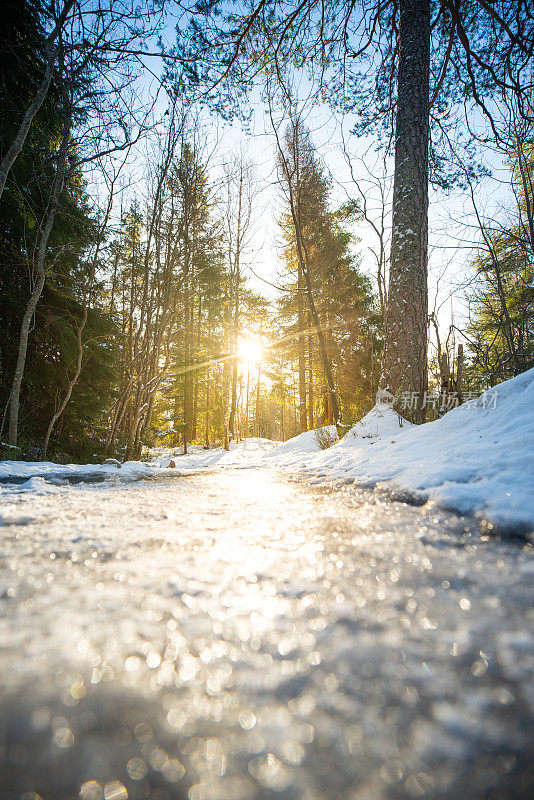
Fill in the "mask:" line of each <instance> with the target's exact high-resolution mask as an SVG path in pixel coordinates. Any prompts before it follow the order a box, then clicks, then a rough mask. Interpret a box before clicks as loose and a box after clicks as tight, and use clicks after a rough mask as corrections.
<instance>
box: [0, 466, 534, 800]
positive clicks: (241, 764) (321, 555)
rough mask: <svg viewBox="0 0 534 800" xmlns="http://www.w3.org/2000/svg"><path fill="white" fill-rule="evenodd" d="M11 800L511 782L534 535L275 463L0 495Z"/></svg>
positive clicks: (356, 793) (473, 789)
mask: <svg viewBox="0 0 534 800" xmlns="http://www.w3.org/2000/svg"><path fill="white" fill-rule="evenodd" d="M0 506H1V509H0V519H1V522H2V524H1V525H0V534H1V536H2V546H1V572H0V592H1V597H2V599H1V612H2V613H1V621H0V641H1V649H0V694H1V697H2V700H1V707H0V712H1V720H2V721H1V730H0V758H1V759H2V765H1V769H0V797H1V798H2V800H11V799H12V798H17V800H19V798H23V800H37V798H38V797H42V798H43V800H56V798H58V799H59V800H67V799H68V800H70V799H71V798H73V799H74V798H78V797H81V798H83V799H84V800H102V799H103V798H105V800H125V798H130V799H135V798H150V800H166V799H168V798H190V800H249V798H288V800H293V799H294V798H295V799H296V798H302V800H320V799H322V800H326V798H328V799H329V800H330V799H331V800H337V799H338V798H341V799H343V800H345V798H346V800H381V798H419V797H422V798H462V799H463V798H466V799H467V798H469V800H478V798H488V800H500V799H501V798H508V800H522V799H523V798H530V797H532V796H533V792H534V724H533V720H534V713H533V706H534V682H533V680H532V674H533V667H534V610H533V607H532V596H533V592H532V589H533V585H534V550H533V549H532V546H531V544H529V543H528V542H525V541H524V540H511V539H499V538H495V537H494V536H493V535H492V534H491V533H489V532H488V530H487V529H484V528H482V527H480V526H477V525H476V524H475V523H474V522H473V521H472V520H466V519H462V518H459V517H455V516H453V515H449V514H447V513H445V512H441V511H436V510H433V509H431V508H430V509H429V507H414V506H411V505H406V504H404V503H402V502H399V501H392V500H391V499H389V500H388V499H387V498H385V497H379V496H378V495H377V494H376V493H373V492H372V491H371V490H365V489H361V488H355V487H354V486H351V485H342V484H341V485H340V484H333V483H332V482H328V481H326V482H325V483H323V484H321V485H318V486H317V485H313V486H312V485H310V483H309V479H306V478H301V479H290V478H289V477H287V476H284V475H281V474H277V473H276V472H272V471H269V470H265V469H263V470H260V469H241V470H239V469H227V470H219V471H216V472H212V473H204V474H196V475H191V476H189V477H179V476H173V477H166V478H160V479H158V480H139V481H135V482H134V481H124V480H122V481H121V480H120V477H119V476H117V477H116V478H115V479H114V480H107V481H106V482H105V483H79V484H76V485H69V484H67V483H62V482H61V480H56V481H54V482H53V483H46V482H45V481H43V480H42V479H39V478H33V479H32V482H31V484H23V485H22V486H16V485H13V486H9V485H4V486H3V487H2V492H1V494H0Z"/></svg>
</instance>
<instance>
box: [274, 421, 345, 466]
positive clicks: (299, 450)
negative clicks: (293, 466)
mask: <svg viewBox="0 0 534 800" xmlns="http://www.w3.org/2000/svg"><path fill="white" fill-rule="evenodd" d="M319 430H321V431H324V432H325V434H326V435H327V436H332V437H334V438H335V439H337V430H336V427H335V426H334V425H327V426H325V427H324V428H319ZM320 451H321V448H320V446H319V441H318V439H317V431H306V432H305V433H300V434H299V435H298V436H294V437H293V438H292V439H288V440H287V442H283V443H282V444H279V445H278V447H275V448H274V450H272V451H271V452H270V453H269V455H268V457H269V458H270V459H279V458H280V457H281V456H292V455H296V456H297V457H298V458H300V457H301V456H302V455H303V454H305V453H319V452H320Z"/></svg>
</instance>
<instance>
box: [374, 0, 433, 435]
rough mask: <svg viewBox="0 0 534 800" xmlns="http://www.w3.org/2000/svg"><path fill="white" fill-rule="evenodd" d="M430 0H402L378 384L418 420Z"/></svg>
mask: <svg viewBox="0 0 534 800" xmlns="http://www.w3.org/2000/svg"><path fill="white" fill-rule="evenodd" d="M429 71H430V0H400V37H399V71H398V91H397V97H398V99H397V119H396V136H395V179H394V186H393V229H392V238H391V265H390V275H389V291H388V309H387V316H386V341H385V348H384V359H383V368H382V385H383V386H384V387H387V388H388V389H389V391H390V392H392V393H393V394H394V395H396V396H398V395H399V394H401V393H402V392H410V394H412V393H413V395H412V397H414V398H415V397H417V400H418V402H417V405H416V406H415V407H414V408H413V410H411V412H409V416H410V418H411V420H412V421H413V422H422V421H424V409H423V408H422V404H423V403H422V401H423V397H424V392H425V390H426V387H427V314H428V292H427V250H428V140H429Z"/></svg>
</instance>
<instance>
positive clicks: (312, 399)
mask: <svg viewBox="0 0 534 800" xmlns="http://www.w3.org/2000/svg"><path fill="white" fill-rule="evenodd" d="M314 405H315V397H314V390H313V337H312V336H311V334H310V335H309V336H308V429H309V430H310V431H312V430H313V428H314V419H313V407H314Z"/></svg>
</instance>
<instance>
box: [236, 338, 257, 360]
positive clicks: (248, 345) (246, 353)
mask: <svg viewBox="0 0 534 800" xmlns="http://www.w3.org/2000/svg"><path fill="white" fill-rule="evenodd" d="M238 353H239V358H240V359H241V360H242V361H252V362H254V363H255V364H257V363H258V361H261V360H262V358H263V347H262V345H261V343H260V342H259V341H258V340H257V339H252V338H246V339H240V340H239V345H238Z"/></svg>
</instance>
